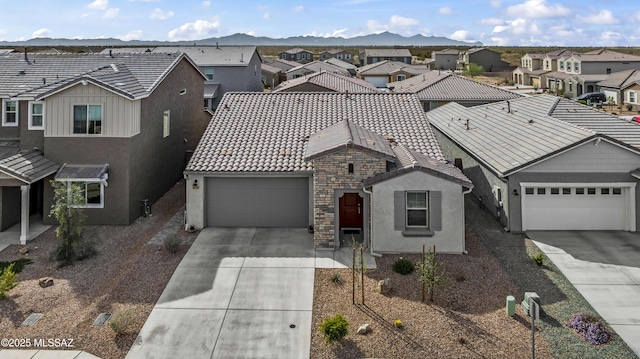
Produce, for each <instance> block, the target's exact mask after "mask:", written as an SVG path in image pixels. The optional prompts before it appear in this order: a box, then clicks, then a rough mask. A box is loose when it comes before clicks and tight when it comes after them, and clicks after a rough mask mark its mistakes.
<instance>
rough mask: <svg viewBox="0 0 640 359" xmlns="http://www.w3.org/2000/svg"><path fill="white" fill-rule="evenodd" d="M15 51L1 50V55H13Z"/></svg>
mask: <svg viewBox="0 0 640 359" xmlns="http://www.w3.org/2000/svg"><path fill="white" fill-rule="evenodd" d="M12 52H13V49H0V55H4V54H9V53H12Z"/></svg>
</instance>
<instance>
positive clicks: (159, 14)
mask: <svg viewBox="0 0 640 359" xmlns="http://www.w3.org/2000/svg"><path fill="white" fill-rule="evenodd" d="M173 15H175V14H174V13H173V11H164V10H162V9H159V8H155V9H153V11H152V12H151V15H149V18H150V19H153V20H166V19H168V18H170V17H173Z"/></svg>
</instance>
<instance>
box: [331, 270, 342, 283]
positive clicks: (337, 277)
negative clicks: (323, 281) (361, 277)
mask: <svg viewBox="0 0 640 359" xmlns="http://www.w3.org/2000/svg"><path fill="white" fill-rule="evenodd" d="M331 282H333V284H338V285H341V284H342V283H343V282H342V277H341V276H340V273H333V274H332V275H331Z"/></svg>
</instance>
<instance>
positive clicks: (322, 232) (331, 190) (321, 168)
mask: <svg viewBox="0 0 640 359" xmlns="http://www.w3.org/2000/svg"><path fill="white" fill-rule="evenodd" d="M350 163H352V164H353V169H354V170H353V173H349V171H348V166H349V164H350ZM313 166H314V170H313V187H314V196H313V200H314V212H313V213H314V215H313V217H314V221H313V222H314V229H315V232H314V236H313V238H314V242H315V246H316V248H335V247H336V245H337V241H336V240H337V235H336V228H335V221H336V217H337V214H336V212H337V208H336V206H337V204H336V203H335V192H336V191H337V190H353V191H352V192H359V191H360V190H362V180H363V179H365V178H369V177H373V176H374V175H376V174H378V173H382V172H385V171H386V168H387V162H386V160H384V159H380V158H378V157H374V156H372V155H370V154H368V153H363V152H361V151H358V150H355V149H353V148H346V149H344V150H342V151H339V152H336V153H332V154H328V155H326V156H323V157H320V158H316V159H314V160H313ZM365 207H366V203H365ZM364 220H365V224H364V225H365V226H366V221H367V219H366V217H365V218H364Z"/></svg>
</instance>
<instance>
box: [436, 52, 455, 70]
mask: <svg viewBox="0 0 640 359" xmlns="http://www.w3.org/2000/svg"><path fill="white" fill-rule="evenodd" d="M459 57H460V50H456V49H444V50H440V51H432V52H431V59H432V60H433V65H432V68H433V69H434V70H451V71H453V70H455V69H456V68H457V66H458V58H459Z"/></svg>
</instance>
